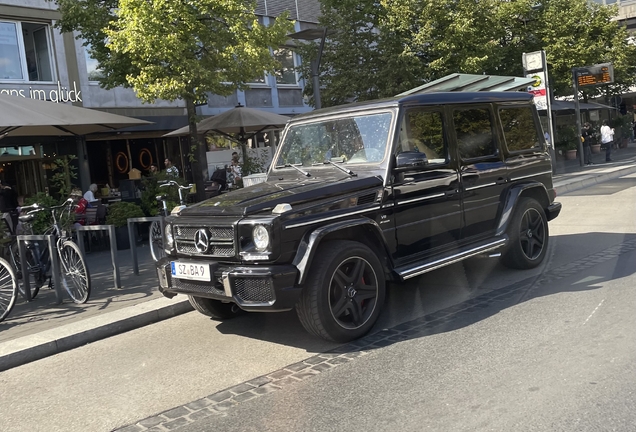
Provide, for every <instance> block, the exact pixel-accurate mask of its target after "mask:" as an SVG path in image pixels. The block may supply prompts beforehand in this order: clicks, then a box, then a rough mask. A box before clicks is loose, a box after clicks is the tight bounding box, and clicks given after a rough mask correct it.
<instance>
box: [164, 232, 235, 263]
mask: <svg viewBox="0 0 636 432" xmlns="http://www.w3.org/2000/svg"><path fill="white" fill-rule="evenodd" d="M201 229H203V230H205V231H206V233H207V236H208V250H207V251H206V252H204V253H201V252H199V251H197V249H196V247H195V242H194V238H195V234H196V233H197V231H199V230H201ZM174 239H175V246H176V248H177V252H179V253H183V254H187V255H201V256H209V257H219V258H228V257H233V256H235V255H236V246H235V244H234V228H233V227H231V226H192V225H176V226H175V227H174Z"/></svg>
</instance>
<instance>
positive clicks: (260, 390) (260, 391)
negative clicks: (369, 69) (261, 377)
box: [254, 384, 280, 395]
mask: <svg viewBox="0 0 636 432" xmlns="http://www.w3.org/2000/svg"><path fill="white" fill-rule="evenodd" d="M276 390H280V387H276V386H275V385H273V384H265V385H262V386H260V387H257V388H255V389H254V393H256V394H257V395H264V394H268V393H272V392H275V391H276Z"/></svg>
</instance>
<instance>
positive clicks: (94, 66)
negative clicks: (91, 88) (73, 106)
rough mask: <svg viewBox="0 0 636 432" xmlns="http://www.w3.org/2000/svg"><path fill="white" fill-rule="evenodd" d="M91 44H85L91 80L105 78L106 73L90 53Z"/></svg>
mask: <svg viewBox="0 0 636 432" xmlns="http://www.w3.org/2000/svg"><path fill="white" fill-rule="evenodd" d="M90 50H91V44H89V43H87V44H86V45H84V57H85V59H86V73H87V74H88V80H89V81H99V79H100V78H103V76H104V73H103V72H102V70H101V69H100V68H99V63H98V62H97V60H95V59H94V58H93V57H91V54H90Z"/></svg>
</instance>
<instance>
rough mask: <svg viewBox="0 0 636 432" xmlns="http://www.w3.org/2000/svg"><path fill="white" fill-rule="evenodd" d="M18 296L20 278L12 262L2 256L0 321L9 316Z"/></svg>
mask: <svg viewBox="0 0 636 432" xmlns="http://www.w3.org/2000/svg"><path fill="white" fill-rule="evenodd" d="M17 297H18V278H17V277H16V275H15V272H14V271H13V267H11V264H9V262H8V261H7V260H5V259H4V258H0V322H2V321H3V320H4V319H5V318H6V317H8V316H9V314H10V313H11V310H12V309H13V306H15V302H16V300H17ZM25 298H26V296H25Z"/></svg>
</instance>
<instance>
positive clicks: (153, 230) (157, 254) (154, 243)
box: [148, 221, 166, 261]
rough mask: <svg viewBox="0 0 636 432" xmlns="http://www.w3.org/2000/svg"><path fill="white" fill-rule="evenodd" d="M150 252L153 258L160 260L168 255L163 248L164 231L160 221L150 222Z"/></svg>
mask: <svg viewBox="0 0 636 432" xmlns="http://www.w3.org/2000/svg"><path fill="white" fill-rule="evenodd" d="M148 238H149V239H150V253H151V254H152V259H153V260H155V261H159V260H160V259H161V258H163V257H165V256H166V251H165V250H164V249H163V233H162V232H161V223H160V222H159V221H152V223H151V224H150V234H149V236H148Z"/></svg>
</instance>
